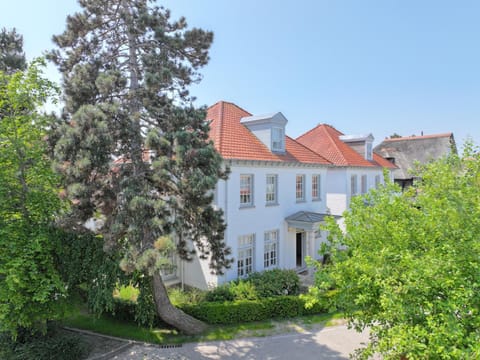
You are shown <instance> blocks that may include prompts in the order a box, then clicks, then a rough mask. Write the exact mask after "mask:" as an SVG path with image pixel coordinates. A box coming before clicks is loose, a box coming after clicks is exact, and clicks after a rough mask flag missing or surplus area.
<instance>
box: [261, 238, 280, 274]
mask: <svg viewBox="0 0 480 360" xmlns="http://www.w3.org/2000/svg"><path fill="white" fill-rule="evenodd" d="M277 265H278V230H273V231H266V232H265V240H264V252H263V267H264V268H265V269H268V268H272V267H276V266H277Z"/></svg>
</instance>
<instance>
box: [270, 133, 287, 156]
mask: <svg viewBox="0 0 480 360" xmlns="http://www.w3.org/2000/svg"><path fill="white" fill-rule="evenodd" d="M272 151H280V152H283V151H285V134H284V132H283V129H282V128H278V127H274V128H272Z"/></svg>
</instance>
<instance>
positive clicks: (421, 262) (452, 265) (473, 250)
mask: <svg viewBox="0 0 480 360" xmlns="http://www.w3.org/2000/svg"><path fill="white" fill-rule="evenodd" d="M472 150H473V148H472V146H467V148H466V151H465V154H464V155H463V157H458V156H457V155H452V156H451V157H449V158H446V159H442V160H439V161H437V162H435V163H431V164H428V165H425V166H423V167H422V168H421V171H420V172H419V175H420V176H421V177H422V181H421V182H418V183H416V184H415V185H414V186H413V187H412V188H410V189H409V190H408V191H406V192H404V193H402V192H401V191H400V189H399V188H398V187H397V186H395V185H393V184H387V185H386V186H385V187H384V188H382V189H379V190H373V191H371V192H370V193H369V194H367V195H366V196H365V197H364V198H360V197H358V198H356V199H354V201H353V204H352V207H351V210H350V211H348V212H346V214H345V226H346V229H345V232H342V231H341V230H340V229H339V227H338V226H337V225H336V224H335V222H334V221H333V219H331V220H330V222H329V224H328V226H327V228H328V230H330V240H331V246H330V247H329V248H327V249H325V250H326V251H329V252H331V254H332V264H331V265H327V266H325V267H321V266H320V264H318V266H319V271H318V273H317V278H316V287H315V288H313V289H312V290H311V292H310V293H311V295H314V296H317V298H318V296H321V294H323V292H324V291H325V290H326V289H328V288H331V287H335V288H336V290H337V295H338V296H337V299H336V300H337V305H338V306H340V307H341V308H343V309H345V312H346V315H347V317H348V319H349V320H350V322H351V324H352V325H353V326H354V327H355V328H356V329H358V330H362V329H364V328H366V327H368V328H370V331H371V342H370V344H369V346H368V347H367V348H366V350H364V351H361V352H359V353H358V354H357V355H359V357H360V358H367V357H369V356H371V355H372V354H373V353H375V352H378V353H380V354H381V355H382V356H383V358H385V359H400V358H404V359H478V358H479V357H480V330H479V329H480V326H479V325H480V313H479V310H480V308H479V306H480V291H479V290H480V241H479V239H480V206H479V204H480V155H479V153H478V152H475V151H472ZM345 247H346V248H347V250H346V251H345V250H339V249H342V248H343V249H345Z"/></svg>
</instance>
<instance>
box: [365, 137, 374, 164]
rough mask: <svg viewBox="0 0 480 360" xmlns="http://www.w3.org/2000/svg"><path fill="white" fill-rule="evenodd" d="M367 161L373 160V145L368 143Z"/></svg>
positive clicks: (366, 149) (366, 147) (366, 148)
mask: <svg viewBox="0 0 480 360" xmlns="http://www.w3.org/2000/svg"><path fill="white" fill-rule="evenodd" d="M365 145H366V146H365V159H367V160H373V145H372V143H371V142H369V141H367V142H366V144H365Z"/></svg>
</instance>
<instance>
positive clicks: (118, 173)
mask: <svg viewBox="0 0 480 360" xmlns="http://www.w3.org/2000/svg"><path fill="white" fill-rule="evenodd" d="M150 2H151V1H147V0H108V1H105V0H80V1H79V3H80V6H81V7H82V8H83V10H82V12H79V13H76V14H74V15H73V16H69V17H68V18H67V29H66V31H65V32H64V33H63V34H61V35H59V36H55V37H54V42H55V43H56V44H57V45H58V49H56V50H54V51H52V53H51V54H50V58H51V59H52V60H53V61H54V62H55V63H56V64H57V65H58V68H59V69H60V71H61V72H62V74H63V85H64V90H65V98H64V100H65V108H64V124H62V125H60V126H59V129H58V133H57V135H56V136H57V138H56V139H55V142H56V144H55V154H56V159H57V169H58V170H59V171H60V172H61V173H62V174H63V178H64V180H65V184H66V193H67V195H68V197H69V198H70V199H71V201H72V205H73V212H72V215H71V217H70V222H69V225H70V227H71V228H79V227H81V226H82V224H83V223H84V222H85V221H87V220H88V219H90V218H92V217H97V218H100V219H101V220H102V221H103V226H102V227H101V228H99V229H98V231H99V232H100V233H101V234H102V235H103V236H104V239H105V248H106V249H107V250H109V251H121V252H122V253H124V254H125V256H124V258H123V260H122V262H121V266H122V269H124V270H125V271H126V272H127V273H131V272H142V273H143V274H145V275H146V276H147V277H148V278H150V279H151V284H152V287H153V294H154V298H155V302H156V308H157V311H158V314H159V316H160V317H161V318H162V319H163V320H164V321H165V322H167V323H169V324H171V325H173V326H175V327H177V328H178V329H180V330H182V331H184V332H185V333H198V332H200V331H202V330H203V329H204V327H205V325H204V324H203V323H201V322H199V321H198V320H196V319H193V318H191V317H190V316H188V315H186V314H184V313H183V312H181V311H180V310H178V309H176V308H174V307H173V306H172V305H171V303H170V301H169V299H168V295H167V292H166V290H165V286H164V284H163V281H162V278H161V276H160V273H159V269H160V268H161V267H162V266H165V264H166V261H167V260H166V257H165V253H166V252H167V251H168V249H169V248H170V247H171V246H172V244H174V245H175V249H176V252H177V254H178V255H179V257H180V258H181V259H184V260H190V259H191V258H192V254H193V251H194V248H193V247H192V245H191V244H192V243H190V242H189V240H192V241H193V244H195V245H196V248H197V249H198V250H199V252H200V253H201V255H202V256H203V257H204V258H205V257H209V259H210V266H211V268H212V269H213V271H216V272H221V271H222V270H223V269H224V268H225V267H226V266H229V265H230V263H231V260H230V259H229V258H228V256H229V254H230V250H229V249H228V248H226V246H225V244H224V242H223V232H224V229H225V225H224V223H223V220H222V213H221V212H220V211H217V210H214V209H213V208H212V206H211V203H212V195H211V194H212V192H211V191H210V190H212V189H213V188H214V187H215V184H216V182H217V181H218V179H219V178H224V177H225V176H226V173H225V171H224V170H222V165H221V157H220V156H219V155H218V153H217V152H216V151H215V149H214V147H213V144H212V143H211V142H209V141H208V132H209V127H208V123H207V122H205V112H204V111H203V109H202V111H199V110H196V109H194V108H193V107H192V105H191V100H192V99H191V98H190V96H189V94H188V91H187V87H188V85H190V84H192V83H193V82H195V81H197V80H199V75H198V73H197V70H198V69H199V68H200V67H202V66H204V65H205V64H206V63H207V61H208V49H209V47H210V44H211V42H212V39H213V34H212V33H211V32H206V31H203V30H200V29H191V30H187V24H186V22H185V19H184V18H181V19H179V20H178V21H175V22H172V21H171V20H170V13H169V11H168V10H165V9H164V8H160V7H157V6H152V5H151V4H150ZM114 159H115V161H114Z"/></svg>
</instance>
